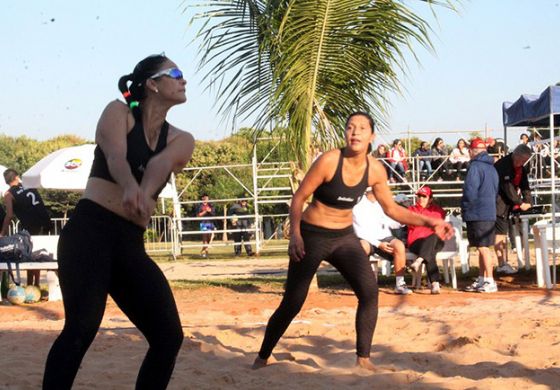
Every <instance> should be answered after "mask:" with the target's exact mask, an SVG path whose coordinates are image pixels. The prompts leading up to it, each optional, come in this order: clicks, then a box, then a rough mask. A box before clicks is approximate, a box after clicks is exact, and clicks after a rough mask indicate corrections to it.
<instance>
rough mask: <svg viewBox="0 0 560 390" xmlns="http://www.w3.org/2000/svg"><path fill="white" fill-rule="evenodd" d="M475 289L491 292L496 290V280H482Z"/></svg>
mask: <svg viewBox="0 0 560 390" xmlns="http://www.w3.org/2000/svg"><path fill="white" fill-rule="evenodd" d="M476 291H478V292H481V293H493V292H498V285H497V284H496V282H484V283H482V286H480V287H479V288H478V289H477V290H476Z"/></svg>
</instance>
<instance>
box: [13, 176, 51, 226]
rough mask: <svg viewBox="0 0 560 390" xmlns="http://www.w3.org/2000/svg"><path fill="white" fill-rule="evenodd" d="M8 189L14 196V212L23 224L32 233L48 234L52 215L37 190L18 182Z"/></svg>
mask: <svg viewBox="0 0 560 390" xmlns="http://www.w3.org/2000/svg"><path fill="white" fill-rule="evenodd" d="M8 191H9V192H10V194H12V196H13V197H14V201H13V203H12V204H13V209H14V214H15V215H16V217H17V218H18V219H19V222H20V224H21V226H22V227H23V228H24V229H25V230H27V231H28V232H29V233H30V234H46V233H47V231H48V230H49V226H50V217H49V213H48V212H47V208H46V207H45V203H43V199H42V198H41V195H39V193H38V192H37V190H35V189H33V188H24V187H23V186H22V185H21V184H18V185H15V186H11V187H10V189H9V190H8Z"/></svg>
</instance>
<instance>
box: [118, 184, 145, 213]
mask: <svg viewBox="0 0 560 390" xmlns="http://www.w3.org/2000/svg"><path fill="white" fill-rule="evenodd" d="M122 205H123V209H124V211H125V213H127V214H128V215H129V216H130V217H131V218H132V219H136V218H138V217H141V218H143V217H145V216H146V213H147V212H146V202H145V195H144V192H143V191H142V190H141V189H140V186H138V184H137V183H136V182H131V184H129V185H128V186H126V187H125V188H124V191H123V198H122Z"/></svg>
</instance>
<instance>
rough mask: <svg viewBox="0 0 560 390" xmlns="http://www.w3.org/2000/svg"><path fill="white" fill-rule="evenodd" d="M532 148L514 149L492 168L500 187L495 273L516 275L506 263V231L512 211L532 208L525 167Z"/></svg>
mask: <svg viewBox="0 0 560 390" xmlns="http://www.w3.org/2000/svg"><path fill="white" fill-rule="evenodd" d="M531 154H532V151H531V148H529V146H527V145H525V144H520V145H517V147H516V148H515V149H514V150H513V153H510V154H508V155H507V156H505V157H502V158H501V159H499V160H498V161H497V162H496V163H495V164H494V167H495V168H496V170H497V171H498V177H499V179H500V187H499V190H498V198H497V200H496V243H495V245H494V249H495V251H496V255H497V256H498V268H497V269H496V272H499V273H505V274H514V273H516V272H517V271H516V270H515V269H513V267H512V266H511V265H509V264H508V263H507V262H506V256H505V251H506V235H507V234H508V230H509V220H510V219H509V215H510V213H511V211H512V210H514V209H520V210H522V211H526V210H529V208H531V188H530V187H529V179H528V172H527V171H528V170H527V168H526V167H525V163H526V162H527V161H529V158H531Z"/></svg>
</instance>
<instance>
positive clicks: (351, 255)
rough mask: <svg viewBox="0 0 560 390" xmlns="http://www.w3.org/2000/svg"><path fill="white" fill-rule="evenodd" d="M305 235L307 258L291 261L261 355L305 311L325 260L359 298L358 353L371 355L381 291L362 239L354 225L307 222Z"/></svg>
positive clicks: (265, 356)
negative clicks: (340, 226) (334, 226)
mask: <svg viewBox="0 0 560 390" xmlns="http://www.w3.org/2000/svg"><path fill="white" fill-rule="evenodd" d="M301 234H302V237H303V241H304V243H305V257H304V258H303V259H302V260H301V261H299V262H296V261H290V265H289V267H288V279H287V281H286V291H285V292H284V297H283V298H282V302H281V303H280V306H279V307H278V309H276V311H275V312H274V314H273V315H272V317H270V320H269V321H268V325H267V327H266V332H265V335H264V340H263V343H262V346H261V349H260V351H259V357H260V358H261V359H268V357H269V356H270V355H271V354H272V350H273V349H274V347H275V346H276V343H278V340H280V337H282V335H283V334H284V332H285V331H286V329H287V328H288V326H289V325H290V323H291V322H292V320H293V319H294V317H295V316H296V315H297V314H298V313H299V311H300V310H301V307H302V306H303V303H304V302H305V298H306V297H307V292H308V290H309V285H310V283H311V280H312V279H313V276H314V275H315V272H316V271H317V268H319V264H321V261H322V260H326V261H328V262H329V263H331V264H332V265H333V266H334V267H335V268H336V269H337V270H338V271H339V272H340V273H341V274H342V276H343V277H344V278H345V279H346V281H348V283H349V284H350V286H351V287H352V289H353V290H354V293H355V294H356V296H357V297H358V311H357V313H356V336H357V340H356V350H357V354H358V356H360V357H369V353H370V350H371V341H372V338H373V332H374V331H375V325H376V323H377V311H378V307H377V300H378V290H377V281H376V280H375V276H374V274H373V271H372V269H371V265H370V264H369V260H368V256H367V255H366V254H365V252H364V249H363V248H362V246H361V244H360V240H359V239H358V237H356V235H355V234H354V230H353V228H352V226H350V227H348V228H345V229H336V230H334V229H325V228H322V227H319V226H313V225H310V224H308V223H306V222H303V221H302V223H301Z"/></svg>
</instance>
